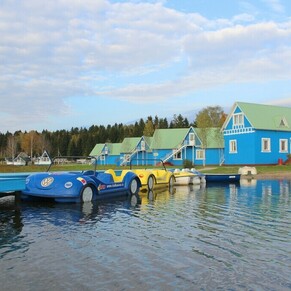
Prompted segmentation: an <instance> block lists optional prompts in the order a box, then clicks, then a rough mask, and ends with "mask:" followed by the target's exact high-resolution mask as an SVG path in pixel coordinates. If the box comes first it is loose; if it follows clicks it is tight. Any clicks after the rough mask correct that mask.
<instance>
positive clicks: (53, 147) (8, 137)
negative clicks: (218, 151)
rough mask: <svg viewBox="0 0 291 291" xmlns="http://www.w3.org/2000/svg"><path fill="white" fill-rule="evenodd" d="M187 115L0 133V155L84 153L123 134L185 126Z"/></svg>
mask: <svg viewBox="0 0 291 291" xmlns="http://www.w3.org/2000/svg"><path fill="white" fill-rule="evenodd" d="M191 125H192V126H195V124H190V123H189V121H188V119H187V118H185V117H183V116H182V115H181V114H179V115H174V117H173V119H172V121H170V122H168V120H167V118H158V117H157V116H155V117H154V118H152V117H151V116H149V117H148V118H147V120H146V121H144V120H143V119H142V118H141V119H140V120H139V122H135V123H134V124H130V125H126V124H122V123H120V124H117V123H115V124H114V125H107V126H104V125H92V126H90V127H89V128H83V127H81V128H78V127H75V128H71V130H64V129H63V130H57V131H53V132H51V131H47V130H43V131H42V132H37V131H30V132H26V131H25V132H22V131H16V132H15V133H10V132H6V133H5V134H3V133H0V158H1V159H2V160H3V159H4V158H5V157H9V158H14V157H16V156H17V155H18V154H19V153H20V152H25V153H26V154H28V155H29V156H31V157H38V156H40V155H41V154H42V153H43V151H44V150H47V151H48V153H49V154H50V156H51V157H55V156H57V155H63V156H87V155H89V154H90V152H91V151H92V149H93V148H94V146H95V145H96V144H97V143H105V142H111V143H119V142H122V141H123V139H124V138H125V137H141V136H143V135H144V136H152V135H153V133H154V131H155V129H157V128H187V127H189V126H191Z"/></svg>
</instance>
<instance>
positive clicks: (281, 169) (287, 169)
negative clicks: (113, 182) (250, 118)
mask: <svg viewBox="0 0 291 291" xmlns="http://www.w3.org/2000/svg"><path fill="white" fill-rule="evenodd" d="M47 168H48V167H47V166H35V165H28V166H10V165H9V166H7V165H0V173H20V172H25V173H26V172H42V171H46V170H47ZM109 168H114V169H128V168H129V167H116V166H98V167H97V169H98V170H103V169H109ZM141 168H142V167H141ZM239 168H240V166H235V167H227V166H217V167H216V166H213V167H205V168H204V167H197V168H196V169H197V170H199V171H202V172H205V173H206V172H207V173H237V172H238V169H239ZM51 169H52V170H53V171H80V170H88V169H92V165H87V164H85V165H83V164H64V165H54V166H53V167H52V168H51ZM256 169H257V172H258V174H261V175H263V174H268V175H270V174H280V173H282V174H284V173H290V174H291V165H282V166H281V165H274V166H256Z"/></svg>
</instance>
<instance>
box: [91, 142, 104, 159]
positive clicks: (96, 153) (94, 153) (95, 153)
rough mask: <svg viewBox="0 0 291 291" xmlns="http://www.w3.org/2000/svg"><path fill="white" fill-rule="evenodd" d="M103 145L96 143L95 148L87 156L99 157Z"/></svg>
mask: <svg viewBox="0 0 291 291" xmlns="http://www.w3.org/2000/svg"><path fill="white" fill-rule="evenodd" d="M104 146H105V143H97V144H96V145H95V147H94V148H93V150H92V151H91V153H90V154H89V156H99V155H101V151H102V149H103V148H104Z"/></svg>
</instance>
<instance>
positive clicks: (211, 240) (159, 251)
mask: <svg viewBox="0 0 291 291" xmlns="http://www.w3.org/2000/svg"><path fill="white" fill-rule="evenodd" d="M134 198H136V197H134ZM290 204H291V181H288V180H282V181H281V180H280V181H279V180H276V181H275V180H274V181H269V180H268V181H267V180H265V181H256V180H252V181H251V182H244V183H241V184H240V185H227V186H215V185H213V186H207V187H206V188H203V187H202V188H201V187H200V186H199V187H182V186H180V187H176V188H175V189H174V192H173V193H170V192H169V191H156V192H154V193H149V195H148V194H146V193H144V194H140V201H137V200H136V199H131V200H129V199H127V198H123V199H120V200H114V201H107V202H102V203H100V202H98V203H93V204H91V203H85V204H83V205H81V204H66V205H63V204H48V203H44V202H42V203H39V202H38V203H29V204H28V203H22V202H21V203H19V204H14V201H13V199H12V198H11V197H10V198H9V197H8V198H7V197H6V198H2V199H0V235H1V236H0V267H1V268H0V283H1V286H0V290H291V226H290V222H291V208H290V206H291V205H290Z"/></svg>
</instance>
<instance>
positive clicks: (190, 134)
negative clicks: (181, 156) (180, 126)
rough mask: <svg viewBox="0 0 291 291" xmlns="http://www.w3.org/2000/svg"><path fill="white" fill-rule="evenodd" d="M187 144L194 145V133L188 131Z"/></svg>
mask: <svg viewBox="0 0 291 291" xmlns="http://www.w3.org/2000/svg"><path fill="white" fill-rule="evenodd" d="M189 145H191V146H194V145H195V136H194V133H193V132H191V133H189Z"/></svg>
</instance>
